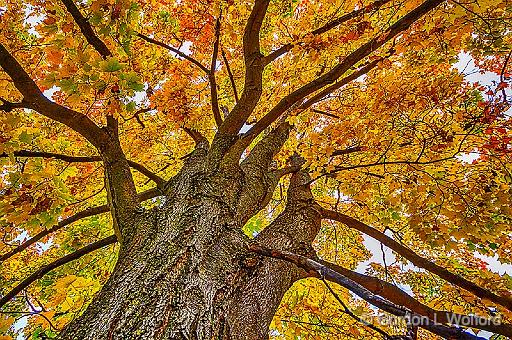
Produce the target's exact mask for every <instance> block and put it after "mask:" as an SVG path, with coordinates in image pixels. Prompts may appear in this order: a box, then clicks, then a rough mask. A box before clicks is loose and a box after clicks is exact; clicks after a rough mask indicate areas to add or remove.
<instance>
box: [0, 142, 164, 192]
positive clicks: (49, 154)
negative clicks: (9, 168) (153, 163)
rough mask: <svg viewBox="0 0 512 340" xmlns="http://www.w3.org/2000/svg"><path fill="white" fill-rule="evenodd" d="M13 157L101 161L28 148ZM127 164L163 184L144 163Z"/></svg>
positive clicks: (76, 161) (85, 161) (98, 157)
mask: <svg viewBox="0 0 512 340" xmlns="http://www.w3.org/2000/svg"><path fill="white" fill-rule="evenodd" d="M13 155H14V157H42V158H53V159H58V160H61V161H64V162H68V163H88V162H101V161H102V159H101V157H100V156H69V155H63V154H59V153H54V152H41V151H30V150H19V151H14V152H13ZM5 157H9V155H8V154H7V153H5V152H4V153H2V154H0V158H5ZM128 164H129V165H130V167H132V168H133V169H135V170H137V171H139V172H140V173H141V174H143V175H144V176H146V177H147V178H149V179H150V180H152V181H153V182H155V183H156V185H157V187H159V188H160V187H162V186H163V185H164V184H165V180H164V179H163V178H161V177H160V176H158V175H157V174H155V173H153V172H151V171H150V170H149V169H148V168H146V167H145V166H144V165H142V164H139V163H137V162H134V161H130V160H129V161H128Z"/></svg>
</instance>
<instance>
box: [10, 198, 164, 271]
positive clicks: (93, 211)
mask: <svg viewBox="0 0 512 340" xmlns="http://www.w3.org/2000/svg"><path fill="white" fill-rule="evenodd" d="M159 195H161V191H160V190H159V189H156V188H155V189H149V190H146V191H144V192H141V193H140V194H139V200H140V201H141V202H142V201H146V200H148V199H151V198H154V197H157V196H159ZM108 211H109V206H108V204H105V205H100V206H97V207H92V208H88V209H86V210H84V211H80V212H78V213H76V214H74V215H72V216H70V217H68V218H65V219H63V220H62V221H60V222H59V223H57V224H56V225H54V226H53V227H51V228H49V229H44V230H42V231H40V232H39V233H37V234H36V235H34V236H33V237H31V238H30V239H28V240H27V241H25V242H23V243H22V244H20V245H18V246H17V247H16V248H14V249H12V250H11V251H9V252H7V253H5V254H3V255H0V263H1V262H3V261H6V260H7V259H9V258H11V257H12V256H14V255H16V254H18V253H20V252H22V251H23V250H25V249H27V248H28V247H30V246H31V245H32V244H34V243H36V242H38V241H40V240H41V239H43V238H44V237H46V236H48V235H50V234H52V233H54V232H56V231H58V230H60V229H62V228H64V227H66V226H68V225H70V224H71V223H74V222H76V221H78V220H81V219H83V218H86V217H91V216H95V215H99V214H103V213H106V212H108Z"/></svg>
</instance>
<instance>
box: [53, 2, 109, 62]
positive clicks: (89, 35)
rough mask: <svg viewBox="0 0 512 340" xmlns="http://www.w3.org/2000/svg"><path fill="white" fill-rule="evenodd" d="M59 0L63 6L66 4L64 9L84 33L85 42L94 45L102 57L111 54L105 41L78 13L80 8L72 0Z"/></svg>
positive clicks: (104, 57)
mask: <svg viewBox="0 0 512 340" xmlns="http://www.w3.org/2000/svg"><path fill="white" fill-rule="evenodd" d="M61 1H62V3H63V4H64V6H66V9H67V10H68V12H69V13H70V14H71V16H72V17H73V19H74V20H75V22H76V24H77V25H78V27H79V28H80V31H81V32H82V34H83V35H84V37H85V39H86V40H87V42H88V43H89V44H91V46H92V47H94V49H95V50H96V51H98V53H99V54H101V56H102V57H103V59H106V58H107V57H110V56H112V52H110V50H109V49H108V47H107V45H105V43H104V42H103V41H101V40H100V38H98V36H97V35H96V34H95V33H94V30H93V29H92V27H91V25H90V24H89V21H88V20H87V19H86V18H84V16H83V15H82V13H80V10H79V9H78V8H77V7H76V5H75V3H74V2H73V0H61Z"/></svg>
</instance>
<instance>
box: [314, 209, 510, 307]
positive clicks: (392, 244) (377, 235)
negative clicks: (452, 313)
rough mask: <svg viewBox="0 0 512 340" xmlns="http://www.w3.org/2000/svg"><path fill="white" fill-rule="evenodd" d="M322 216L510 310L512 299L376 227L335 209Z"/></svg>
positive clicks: (323, 213)
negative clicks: (432, 258)
mask: <svg viewBox="0 0 512 340" xmlns="http://www.w3.org/2000/svg"><path fill="white" fill-rule="evenodd" d="M322 216H323V218H327V219H330V220H334V221H338V222H341V223H343V224H345V225H347V226H349V227H351V228H354V229H356V230H359V231H360V232H362V233H364V234H366V235H368V236H370V237H372V238H374V239H376V240H377V241H379V242H381V243H382V244H384V245H385V246H387V247H388V248H390V249H392V250H393V251H395V252H396V253H398V254H400V255H401V256H403V257H404V258H406V259H407V260H409V261H411V262H412V263H413V264H414V265H416V266H418V267H421V268H424V269H427V270H428V271H430V272H432V273H434V274H436V275H438V276H439V277H441V278H443V279H445V280H446V281H448V282H449V283H451V284H453V285H456V286H459V287H461V288H463V289H465V290H467V291H469V292H471V293H473V294H475V295H476V296H478V297H479V298H481V299H487V300H490V301H492V302H494V303H496V304H498V305H500V306H503V307H505V308H507V309H508V310H512V299H510V298H508V297H504V296H499V295H497V294H495V293H493V292H491V291H488V290H487V289H484V288H482V287H480V286H478V285H476V284H475V283H473V282H471V281H468V280H466V279H465V278H463V277H461V276H459V275H457V274H453V273H452V272H450V271H448V270H447V269H445V268H443V267H441V266H439V265H437V264H435V263H433V262H431V261H429V260H427V259H425V258H423V257H421V256H419V255H418V254H416V253H415V252H413V251H412V250H410V249H409V248H407V247H405V246H403V245H402V244H400V243H399V242H397V241H395V240H394V239H392V238H391V237H389V236H387V235H385V234H384V233H382V232H380V231H379V230H377V229H374V228H372V227H370V226H369V225H366V224H364V223H362V222H360V221H358V220H356V219H354V218H352V217H350V216H347V215H344V214H341V213H338V212H336V211H332V210H327V209H322Z"/></svg>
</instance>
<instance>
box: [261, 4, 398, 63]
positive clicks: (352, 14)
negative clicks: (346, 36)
mask: <svg viewBox="0 0 512 340" xmlns="http://www.w3.org/2000/svg"><path fill="white" fill-rule="evenodd" d="M390 1H391V0H379V1H375V2H374V3H372V4H370V5H368V6H366V7H364V8H361V9H358V10H355V11H352V12H350V13H347V14H345V15H343V16H341V17H339V18H337V19H334V20H332V21H329V22H328V23H326V24H325V25H323V26H321V27H319V28H317V29H316V30H314V31H312V32H310V33H309V34H310V35H313V36H315V35H320V34H323V33H325V32H327V31H330V30H331V29H333V28H335V27H337V26H339V25H341V24H343V23H345V22H347V21H350V20H352V19H355V18H357V17H360V16H363V15H364V14H366V13H370V12H372V11H374V10H378V9H379V8H380V7H382V6H383V5H385V4H386V3H388V2H390ZM293 46H294V44H293V43H288V44H286V45H283V46H281V47H279V48H278V49H277V50H275V51H273V52H272V53H270V54H269V55H267V56H265V57H264V58H263V64H264V65H268V64H269V63H271V62H272V61H274V60H276V59H277V58H279V57H280V56H282V55H283V54H285V53H287V52H289V51H290V50H291V49H292V48H293Z"/></svg>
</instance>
